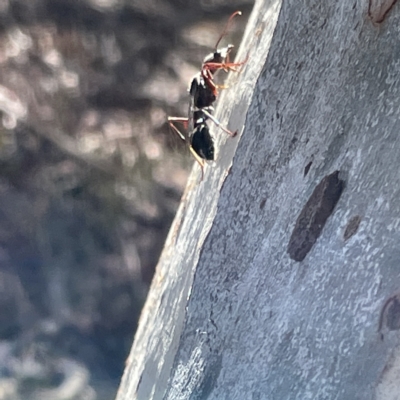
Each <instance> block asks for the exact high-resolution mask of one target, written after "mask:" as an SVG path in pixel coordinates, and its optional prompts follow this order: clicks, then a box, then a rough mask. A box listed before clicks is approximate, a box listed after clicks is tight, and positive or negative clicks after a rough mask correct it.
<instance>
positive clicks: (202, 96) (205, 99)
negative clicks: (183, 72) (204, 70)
mask: <svg viewBox="0 0 400 400" xmlns="http://www.w3.org/2000/svg"><path fill="white" fill-rule="evenodd" d="M189 93H190V96H191V97H192V100H193V105H194V107H196V108H205V107H209V106H211V104H212V103H214V101H215V99H216V96H215V93H214V90H213V88H212V87H210V85H207V83H206V81H205V80H204V78H203V76H202V74H201V72H199V73H197V74H196V75H195V76H194V77H193V79H192V82H191V84H190V88H189Z"/></svg>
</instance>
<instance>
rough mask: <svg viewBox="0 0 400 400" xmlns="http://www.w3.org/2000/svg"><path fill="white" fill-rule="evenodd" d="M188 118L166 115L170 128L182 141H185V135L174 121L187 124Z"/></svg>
mask: <svg viewBox="0 0 400 400" xmlns="http://www.w3.org/2000/svg"><path fill="white" fill-rule="evenodd" d="M188 121H189V120H188V118H180V117H168V124H169V126H170V127H171V128H172V130H173V131H174V132H175V133H176V134H177V135H178V136H179V137H180V138H181V139H182V140H183V141H184V142H186V141H187V140H186V136H185V135H184V134H183V133H182V132H181V131H180V130H179V129H178V128H177V127H176V126H175V122H180V123H182V124H183V125H184V126H185V125H186V126H187V125H188Z"/></svg>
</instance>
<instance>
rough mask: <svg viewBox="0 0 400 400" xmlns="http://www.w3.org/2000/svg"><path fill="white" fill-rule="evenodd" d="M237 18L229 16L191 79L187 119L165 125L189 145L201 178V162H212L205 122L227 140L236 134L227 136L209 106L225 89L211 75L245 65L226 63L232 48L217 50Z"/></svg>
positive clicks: (210, 144) (173, 120) (228, 131)
mask: <svg viewBox="0 0 400 400" xmlns="http://www.w3.org/2000/svg"><path fill="white" fill-rule="evenodd" d="M241 14H242V13H241V12H240V11H236V12H234V13H233V14H232V15H231V16H230V18H229V20H228V22H227V24H226V26H225V28H224V30H223V31H222V34H221V36H220V37H219V39H218V41H217V43H216V45H215V51H214V52H213V53H210V54H209V55H208V56H206V57H205V58H204V60H203V64H202V67H201V70H200V72H199V73H197V74H196V75H195V76H194V77H193V79H192V82H191V84H190V88H189V93H190V105H189V117H188V118H182V117H168V123H169V125H170V126H171V128H172V129H173V130H174V131H175V132H176V133H177V134H178V136H179V137H180V138H181V139H182V140H183V141H185V142H186V143H188V144H189V150H190V152H191V153H192V155H193V157H194V158H195V160H196V161H197V163H198V164H199V165H200V167H201V172H202V178H203V174H204V166H205V162H204V160H214V141H213V139H212V137H211V134H210V130H209V127H208V125H207V120H211V121H212V122H214V124H215V125H217V126H218V127H219V128H220V129H222V130H223V131H224V132H226V133H227V134H228V135H230V136H231V137H234V136H236V134H237V132H236V131H235V132H231V131H230V130H228V129H226V128H225V127H223V126H222V125H221V124H220V123H219V121H218V120H217V119H216V118H214V117H213V115H212V113H213V111H214V109H213V107H212V104H213V103H214V102H215V100H216V99H217V96H218V89H223V88H226V86H223V85H217V84H216V83H215V82H214V74H215V73H216V72H217V71H218V70H220V69H223V70H224V71H225V72H228V71H236V72H237V69H236V68H237V67H240V66H242V65H243V64H245V63H246V62H247V58H246V60H245V61H243V62H239V63H232V62H230V60H229V53H230V52H231V50H232V49H233V47H234V46H233V45H232V44H229V45H228V46H226V47H224V48H221V49H218V45H219V43H220V41H221V39H222V38H223V37H224V36H225V35H226V34H227V30H228V28H229V26H230V24H231V22H232V19H233V18H234V17H235V16H236V15H241ZM176 122H179V123H181V124H182V125H183V126H184V128H185V130H186V131H188V134H187V136H185V135H184V134H182V133H181V132H180V131H179V129H178V128H177V127H176V126H175V123H176Z"/></svg>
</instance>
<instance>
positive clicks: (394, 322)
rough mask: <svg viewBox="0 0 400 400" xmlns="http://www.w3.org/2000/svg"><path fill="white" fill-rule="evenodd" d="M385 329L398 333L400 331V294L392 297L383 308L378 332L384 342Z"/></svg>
mask: <svg viewBox="0 0 400 400" xmlns="http://www.w3.org/2000/svg"><path fill="white" fill-rule="evenodd" d="M384 328H387V329H388V330H389V331H397V330H399V329H400V294H396V295H394V296H392V297H390V298H389V299H388V300H386V302H385V304H384V305H383V307H382V311H381V315H380V317H379V327H378V332H380V333H381V339H382V340H383V332H382V330H383V329H384Z"/></svg>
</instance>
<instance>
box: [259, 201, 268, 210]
mask: <svg viewBox="0 0 400 400" xmlns="http://www.w3.org/2000/svg"><path fill="white" fill-rule="evenodd" d="M266 202H267V199H264V200H261V202H260V210H262V209H264V207H265V203H266Z"/></svg>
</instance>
